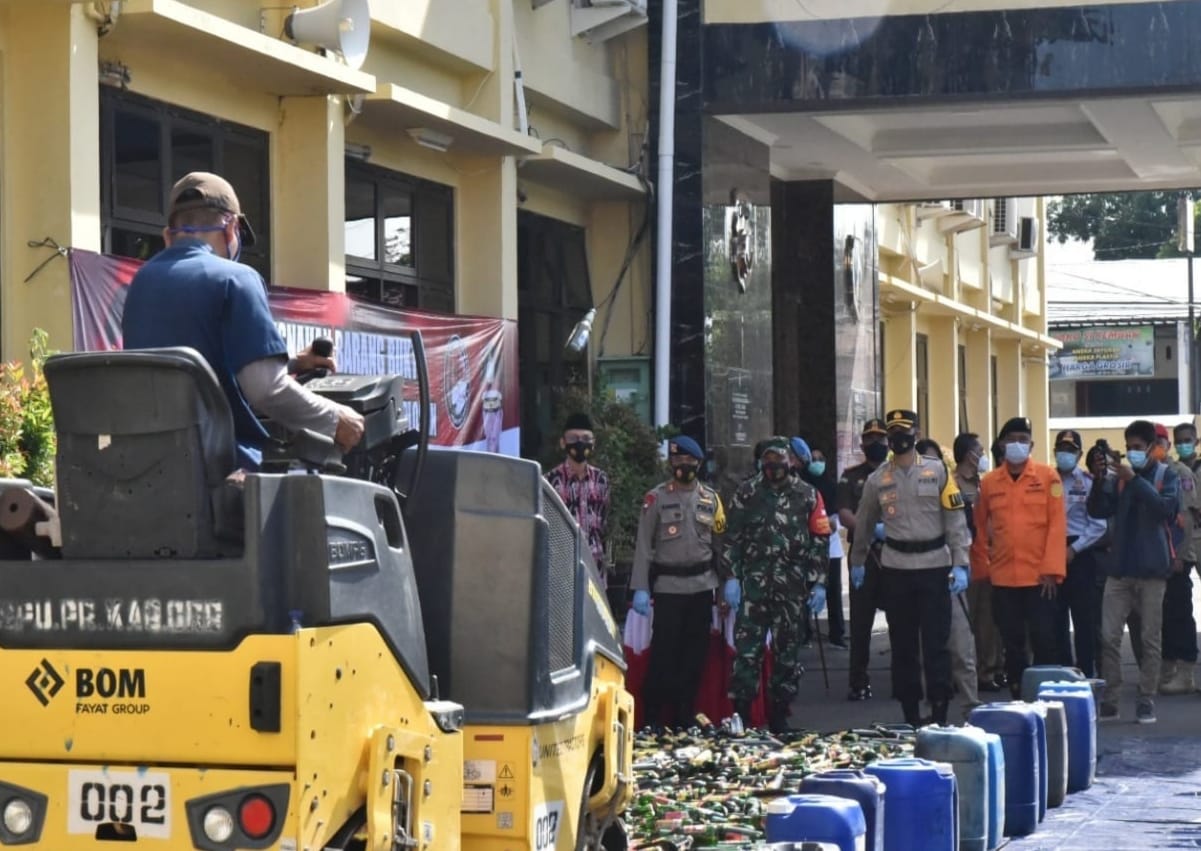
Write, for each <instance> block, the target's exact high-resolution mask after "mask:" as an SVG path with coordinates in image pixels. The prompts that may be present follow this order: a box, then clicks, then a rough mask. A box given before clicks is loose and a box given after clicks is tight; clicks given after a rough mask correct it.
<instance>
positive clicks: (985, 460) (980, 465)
mask: <svg viewBox="0 0 1201 851" xmlns="http://www.w3.org/2000/svg"><path fill="white" fill-rule="evenodd" d="M976 469H977V470H979V471H980V472H981V473H987V472H988V471H989V470H991V469H992V461H991V460H990V459H989V457H988V456H987V455H981V456H979V457H977V458H976Z"/></svg>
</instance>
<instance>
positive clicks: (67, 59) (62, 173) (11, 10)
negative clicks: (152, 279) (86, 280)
mask: <svg viewBox="0 0 1201 851" xmlns="http://www.w3.org/2000/svg"><path fill="white" fill-rule="evenodd" d="M83 10H84V7H83V6H82V5H79V4H71V5H67V4H58V3H23V4H17V5H14V6H9V7H8V8H7V9H6V10H4V13H5V14H6V15H7V21H6V24H7V27H6V28H7V30H8V32H7V44H8V47H7V52H6V55H5V56H4V62H3V69H4V73H3V79H2V82H3V88H2V89H0V138H3V139H4V145H3V148H2V156H3V161H2V162H3V165H2V167H0V172H2V173H3V175H4V184H5V185H4V191H3V193H2V198H3V209H2V211H0V221H2V223H3V231H2V237H0V239H2V244H0V264H2V265H0V279H2V280H3V295H2V296H0V303H2V308H0V313H2V314H3V321H2V323H0V343H2V346H0V348H2V354H3V357H4V359H6V360H7V359H10V358H17V359H24V358H26V357H27V356H28V350H29V335H30V331H31V330H32V329H34V328H42V329H45V330H46V331H47V332H48V333H49V335H50V346H51V347H52V348H56V349H62V350H66V351H69V350H70V349H71V347H72V346H71V286H70V275H69V271H68V268H67V262H66V260H65V259H61V258H55V259H53V260H51V262H50V263H49V264H47V265H46V266H45V268H43V269H42V271H41V272H39V273H38V274H37V276H36V277H35V278H33V279H32V280H31V281H29V283H23V280H24V278H25V276H26V275H28V274H29V273H30V272H32V271H33V270H34V268H36V267H37V266H38V264H40V263H41V262H42V261H44V260H45V259H46V258H47V256H49V252H50V251H51V249H48V248H30V247H28V246H27V245H26V243H27V242H28V241H30V240H41V239H42V238H43V237H51V238H53V239H54V240H55V241H57V242H58V244H59V245H62V246H64V247H74V248H83V249H88V250H90V251H99V250H100V93H99V85H98V82H97V61H98V60H97V37H96V25H95V24H94V23H93V22H91V21H90V20H88V19H87V17H86V16H85V15H84V11H83ZM16 69H21V72H20V73H17V71H16ZM33 69H37V70H36V72H34V71H33Z"/></svg>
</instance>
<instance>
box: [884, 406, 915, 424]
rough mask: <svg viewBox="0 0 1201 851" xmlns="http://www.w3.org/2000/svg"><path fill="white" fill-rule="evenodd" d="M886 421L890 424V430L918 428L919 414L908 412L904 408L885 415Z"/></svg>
mask: <svg viewBox="0 0 1201 851" xmlns="http://www.w3.org/2000/svg"><path fill="white" fill-rule="evenodd" d="M884 419H885V420H886V421H887V422H888V428H890V429H893V428H899V429H911V428H916V427H917V413H916V412H914V411H907V410H905V409H904V408H897V409H896V410H893V411H889V412H888V413H887V414H885V415H884Z"/></svg>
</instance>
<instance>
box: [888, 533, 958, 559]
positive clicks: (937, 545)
mask: <svg viewBox="0 0 1201 851" xmlns="http://www.w3.org/2000/svg"><path fill="white" fill-rule="evenodd" d="M884 543H886V544H888V546H889V548H890V549H892V550H893V551H894V552H898V553H905V554H907V555H919V554H920V553H932V552H934V551H935V550H941V549H942V548H943V547H945V546H946V545H947V536H946V535H939V536H938V537H937V538H931V539H930V540H928V541H898V540H896V539H895V538H885V539H884Z"/></svg>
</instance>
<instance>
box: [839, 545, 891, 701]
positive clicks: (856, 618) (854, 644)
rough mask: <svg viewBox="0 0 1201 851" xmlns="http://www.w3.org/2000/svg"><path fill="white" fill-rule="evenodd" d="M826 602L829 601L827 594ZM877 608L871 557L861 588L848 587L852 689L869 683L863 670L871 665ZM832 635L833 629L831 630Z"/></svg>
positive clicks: (874, 566) (875, 567)
mask: <svg viewBox="0 0 1201 851" xmlns="http://www.w3.org/2000/svg"><path fill="white" fill-rule="evenodd" d="M826 599H829V591H828V590H827V593H826ZM881 608H883V607H882V606H881V605H880V565H879V562H877V561H876V558H875V556H874V555H873V556H871V557H869V558H868V560H867V570H866V572H865V575H864V579H863V587H862V588H855V587H853V586H852V587H851V654H850V655H851V658H850V662H849V665H850V685H851V688H852V689H862V688H866V687H867V686H868V684H869V683H870V682H871V677H869V676H868V673H867V666H868V663H869V662H870V661H871V655H872V654H871V651H872V624H873V623H874V622H875V620H876V611H877V609H881ZM831 631H833V627H831Z"/></svg>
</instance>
